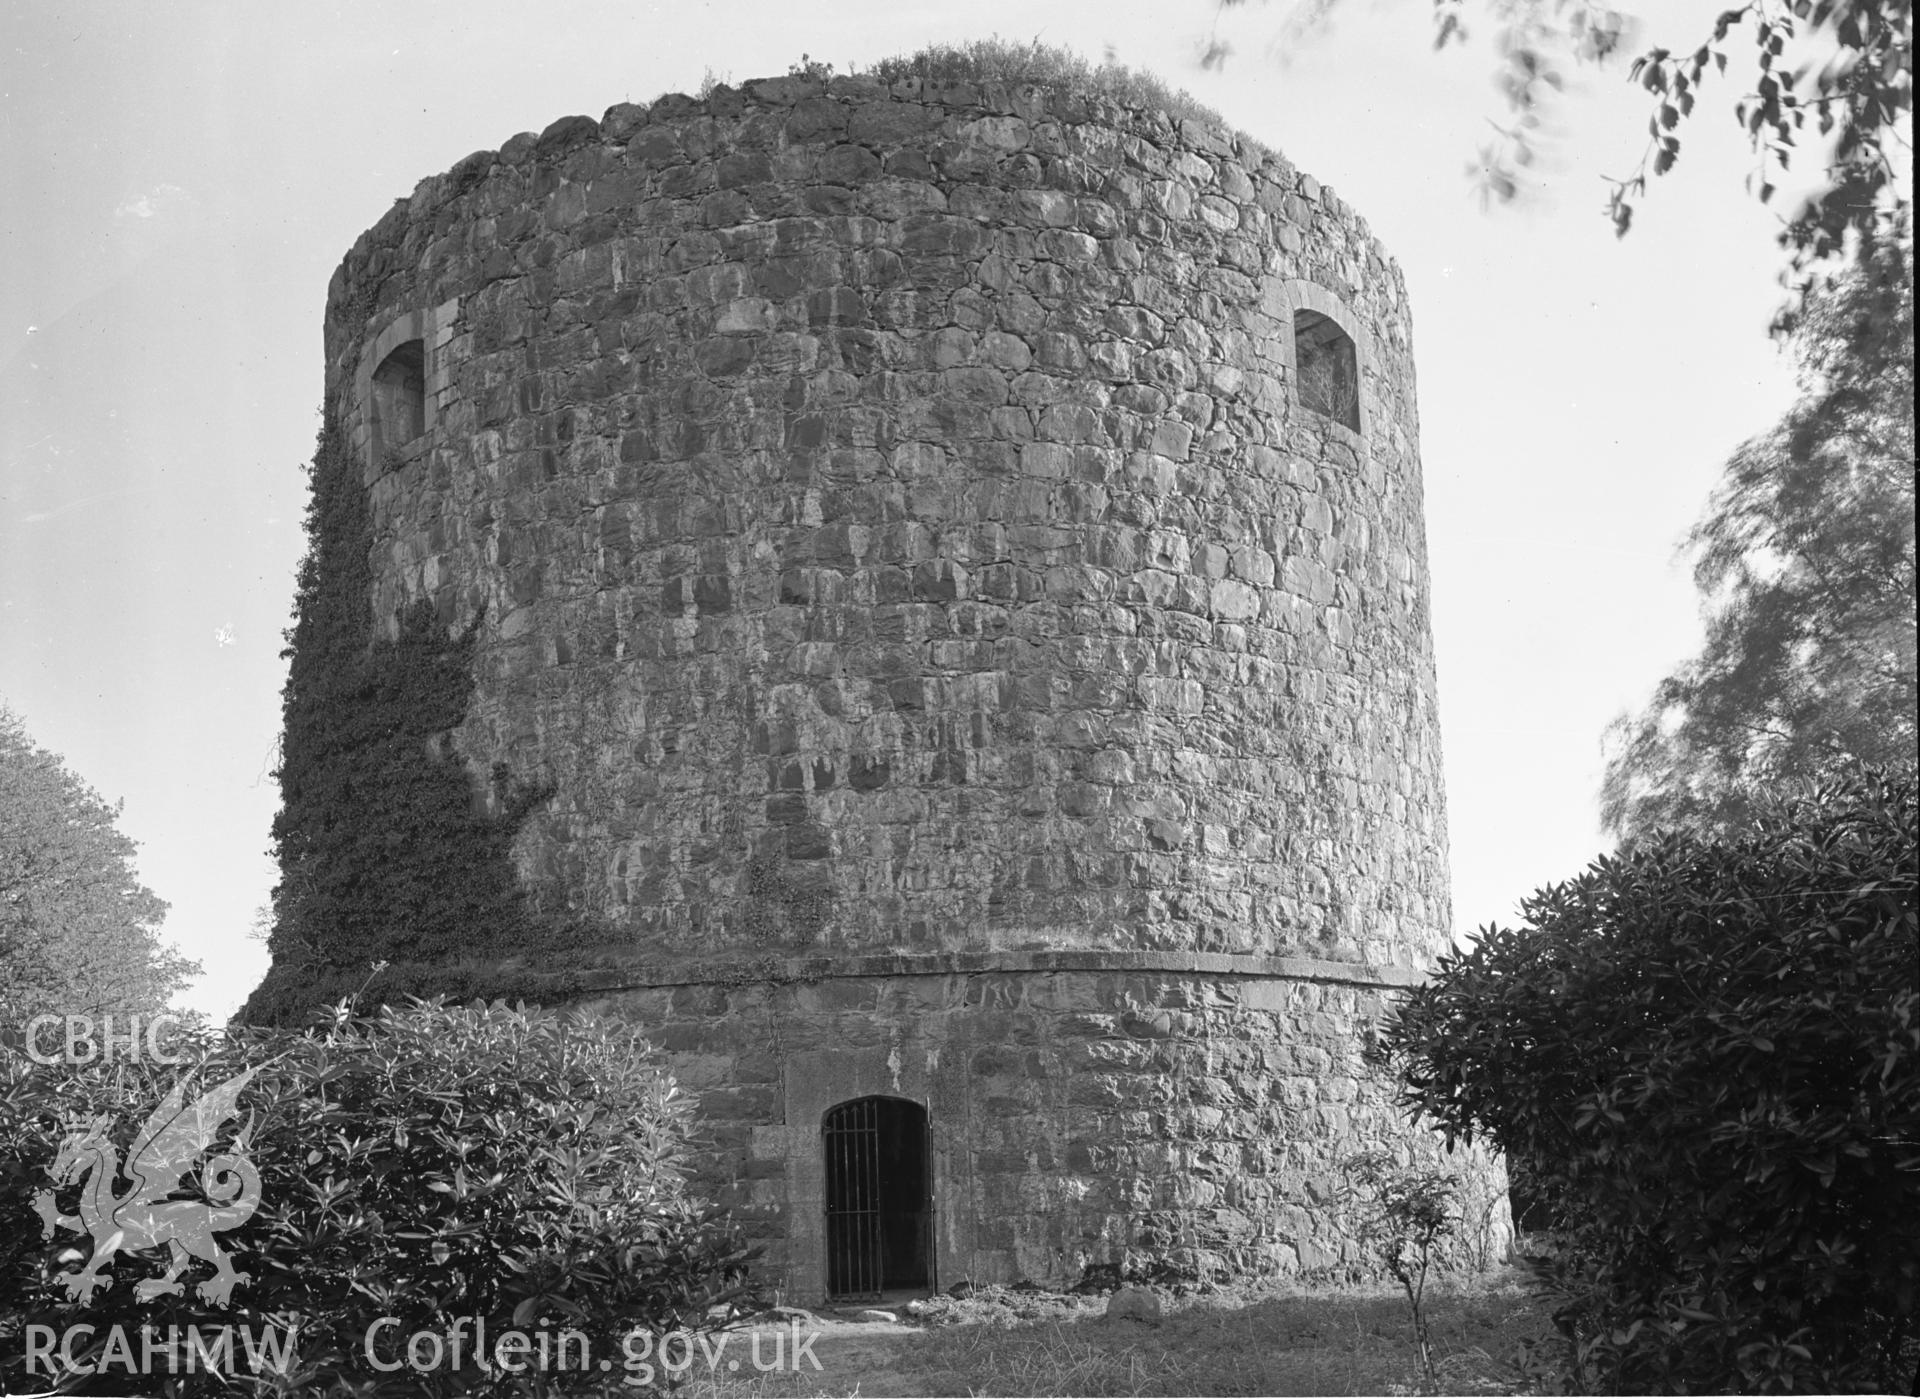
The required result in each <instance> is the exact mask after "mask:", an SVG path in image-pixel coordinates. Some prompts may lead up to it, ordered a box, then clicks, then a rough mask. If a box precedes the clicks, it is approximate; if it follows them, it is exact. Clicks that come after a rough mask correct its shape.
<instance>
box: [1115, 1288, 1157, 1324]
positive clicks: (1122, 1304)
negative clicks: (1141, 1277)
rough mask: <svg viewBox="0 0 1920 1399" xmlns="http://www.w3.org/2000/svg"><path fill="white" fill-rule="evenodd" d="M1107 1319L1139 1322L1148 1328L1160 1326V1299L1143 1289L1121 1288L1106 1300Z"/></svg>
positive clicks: (1155, 1294)
mask: <svg viewBox="0 0 1920 1399" xmlns="http://www.w3.org/2000/svg"><path fill="white" fill-rule="evenodd" d="M1106 1315H1107V1318H1108V1319H1109V1320H1111V1321H1139V1322H1144V1323H1145V1324H1146V1325H1148V1326H1158V1325H1159V1324H1160V1315H1161V1307H1160V1297H1159V1294H1158V1293H1154V1292H1149V1291H1147V1289H1146V1288H1144V1287H1123V1288H1121V1289H1120V1290H1119V1291H1118V1292H1116V1293H1114V1294H1113V1296H1111V1297H1109V1298H1107V1312H1106Z"/></svg>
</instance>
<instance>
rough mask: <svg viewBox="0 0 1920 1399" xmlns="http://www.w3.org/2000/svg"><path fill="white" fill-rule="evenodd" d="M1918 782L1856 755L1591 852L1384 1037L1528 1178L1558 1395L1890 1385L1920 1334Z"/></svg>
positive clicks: (1403, 1075)
mask: <svg viewBox="0 0 1920 1399" xmlns="http://www.w3.org/2000/svg"><path fill="white" fill-rule="evenodd" d="M1917 837H1920V786H1917V784H1916V780H1915V778H1914V777H1913V776H1912V775H1910V774H1909V775H1904V776H1891V775H1888V774H1886V773H1884V772H1875V771H1872V770H1866V769H1861V770H1856V771H1854V772H1852V773H1849V774H1847V775H1845V776H1843V777H1839V778H1836V779H1834V780H1831V781H1828V782H1823V783H1821V784H1817V785H1808V786H1805V787H1801V788H1796V789H1795V790H1794V791H1793V792H1791V793H1789V794H1783V795H1780V796H1777V797H1776V798H1774V799H1771V800H1768V801H1766V802H1763V803H1762V804H1761V806H1760V807H1759V809H1758V810H1756V812H1755V815H1754V819H1753V821H1752V823H1751V824H1750V826H1749V827H1748V828H1747V829H1746V830H1745V831H1743V832H1742V833H1740V834H1739V835H1737V836H1731V837H1726V838H1720V839H1713V838H1707V837H1702V836H1700V835H1697V834H1694V833H1691V832H1686V831H1668V832H1665V833H1663V834H1662V835H1660V836H1658V837H1656V838H1652V839H1648V840H1644V841H1640V842H1636V843H1634V844H1632V845H1629V846H1628V847H1627V848H1626V850H1625V851H1624V852H1623V853H1621V854H1619V855H1616V856H1612V857H1602V858H1600V859H1598V860H1595V861H1594V862H1593V864H1592V865H1590V866H1589V867H1588V869H1587V870H1586V872H1585V873H1583V874H1581V875H1580V876H1579V877H1578V878H1576V879H1573V880H1570V881H1568V882H1567V883H1565V884H1558V885H1553V886H1550V887H1548V888H1546V889H1542V890H1540V891H1538V892H1537V893H1535V894H1534V895H1533V896H1532V897H1531V898H1530V899H1528V900H1526V901H1525V902H1524V903H1523V905H1522V910H1523V914H1524V917H1525V919H1526V926H1523V927H1521V928H1519V929H1506V928H1497V927H1488V928H1485V929H1483V930H1481V932H1480V933H1479V934H1477V935H1476V937H1475V939H1474V941H1473V944H1472V946H1471V947H1470V948H1469V949H1468V950H1466V951H1464V952H1458V953H1453V954H1449V955H1447V956H1445V957H1443V958H1442V959H1441V962H1440V965H1439V968H1438V970H1437V972H1436V974H1435V975H1434V977H1433V978H1432V980H1431V981H1429V982H1428V983H1427V984H1426V985H1424V986H1421V987H1418V988H1416V989H1415V990H1413V991H1411V992H1409V993H1408V994H1407V996H1406V997H1405V998H1404V999H1403V1000H1402V1001H1401V1002H1400V1003H1399V1004H1398V1005H1397V1006H1396V1007H1395V1009H1394V1011H1393V1012H1392V1013H1391V1014H1390V1015H1389V1017H1388V1019H1387V1021H1386V1023H1385V1025H1384V1026H1383V1028H1382V1030H1381V1033H1380V1036H1379V1039H1378V1043H1377V1045H1376V1047H1375V1049H1374V1051H1373V1053H1374V1055H1375V1057H1377V1058H1379V1057H1384V1058H1385V1059H1386V1061H1387V1062H1388V1063H1390V1064H1391V1065H1392V1066H1394V1067H1395V1068H1396V1069H1397V1070H1398V1072H1399V1075H1400V1080H1401V1086H1402V1094H1401V1096H1402V1102H1403V1104H1404V1105H1405V1106H1408V1107H1410V1108H1412V1109H1413V1110H1414V1111H1415V1113H1416V1114H1417V1115H1420V1116H1425V1117H1428V1118H1430V1119H1431V1120H1433V1121H1434V1122H1435V1123H1436V1124H1437V1125H1438V1126H1439V1127H1440V1128H1442V1129H1443V1130H1444V1131H1445V1133H1446V1134H1447V1137H1448V1139H1449V1141H1450V1142H1451V1141H1453V1140H1454V1139H1456V1138H1461V1137H1465V1138H1467V1139H1476V1138H1478V1139H1485V1140H1488V1141H1491V1142H1492V1143H1493V1144H1494V1145H1496V1146H1498V1147H1499V1148H1500V1149H1501V1150H1503V1151H1504V1152H1506V1153H1507V1155H1508V1157H1509V1159H1513V1158H1520V1159H1523V1160H1524V1161H1525V1162H1526V1163H1527V1164H1528V1165H1529V1166H1530V1167H1531V1168H1532V1170H1533V1174H1534V1178H1535V1179H1536V1180H1537V1181H1538V1182H1540V1184H1541V1186H1542V1189H1543V1192H1544V1193H1545V1195H1546V1196H1547V1199H1548V1202H1549V1204H1550V1206H1551V1208H1552V1210H1553V1213H1554V1220H1553V1222H1554V1225H1555V1227H1556V1229H1557V1231H1559V1236H1560V1239H1561V1242H1562V1251H1561V1252H1560V1253H1559V1254H1558V1255H1557V1256H1556V1257H1553V1258H1551V1259H1549V1260H1547V1263H1546V1266H1545V1267H1544V1268H1543V1272H1544V1274H1545V1277H1546V1279H1547V1280H1548V1281H1549V1282H1550V1284H1552V1287H1553V1290H1554V1291H1555V1292H1557V1294H1558V1296H1559V1300H1560V1305H1559V1307H1558V1308H1557V1313H1556V1317H1555V1321H1556V1324H1557V1326H1558V1327H1559V1329H1560V1331H1561V1334H1562V1336H1563V1337H1564V1339H1565V1345H1564V1348H1563V1349H1562V1352H1561V1354H1562V1374H1561V1378H1562V1380H1563V1381H1566V1382H1568V1383H1570V1384H1571V1385H1572V1386H1573V1387H1574V1388H1576V1389H1598V1390H1599V1391H1601V1392H1604V1393H1614V1394H1639V1393H1675V1392H1678V1393H1724V1392H1731V1391H1738V1392H1743V1393H1744V1392H1750V1391H1753V1390H1768V1391H1773V1390H1779V1389H1783V1388H1791V1389H1794V1390H1798V1391H1803V1392H1804V1391H1814V1392H1826V1393H1851V1392H1859V1391H1881V1392H1905V1391H1906V1387H1907V1386H1908V1385H1910V1384H1912V1383H1913V1382H1914V1378H1915V1377H1914V1353H1913V1351H1912V1349H1911V1342H1912V1341H1913V1340H1914V1339H1916V1329H1915V1322H1916V1320H1920V1211H1916V1210H1915V1209H1914V1207H1913V1205H1914V1185H1915V1179H1916V1177H1915V1171H1916V1169H1920V984H1916V981H1915V977H1914V968H1915V967H1916V966H1920V916H1917V914H1916V903H1915V900H1916V887H1917V886H1920V839H1917Z"/></svg>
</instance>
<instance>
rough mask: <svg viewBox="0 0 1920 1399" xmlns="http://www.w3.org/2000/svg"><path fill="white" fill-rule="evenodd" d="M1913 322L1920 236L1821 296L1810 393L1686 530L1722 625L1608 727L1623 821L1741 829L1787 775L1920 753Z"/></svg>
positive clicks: (1884, 249) (1612, 804) (1734, 466)
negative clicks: (1637, 708) (1919, 737)
mask: <svg viewBox="0 0 1920 1399" xmlns="http://www.w3.org/2000/svg"><path fill="white" fill-rule="evenodd" d="M1913 334H1914V331H1913V279H1912V239H1911V237H1910V236H1908V237H1905V238H1903V239H1900V240H1897V241H1888V242H1883V243H1881V244H1879V245H1877V246H1876V247H1875V249H1874V250H1873V253H1872V255H1871V256H1870V257H1868V258H1866V259H1864V260H1863V261H1861V262H1860V263H1859V264H1858V265H1857V266H1855V267H1854V268H1853V269H1851V270H1850V271H1849V272H1848V273H1847V274H1846V275H1845V276H1843V277H1842V278H1840V279H1839V280H1838V281H1836V282H1835V284H1834V285H1833V286H1831V287H1829V288H1826V289H1824V290H1822V291H1820V292H1819V293H1817V294H1816V295H1815V296H1813V297H1812V298H1811V299H1810V300H1809V301H1808V302H1807V304H1806V307H1805V309H1804V312H1803V313H1802V315H1801V317H1800V319H1799V320H1798V323H1797V324H1796V326H1795V328H1794V344H1795V346H1796V348H1797V349H1798V351H1799V355H1800V366H1801V375H1800V377H1801V395H1800V399H1799V401H1798V402H1797V403H1796V404H1795V405H1794V406H1793V408H1792V409H1791V410H1790V411H1789V412H1788V413H1787V415H1786V416H1785V417H1784V418H1783V419H1782V420H1781V421H1780V423H1779V425H1778V426H1776V427H1774V428H1773V429H1772V430H1771V431H1769V432H1766V433H1764V434H1762V435H1761V436H1759V437H1756V438H1754V439H1753V440H1752V441H1750V442H1748V443H1746V444H1745V445H1744V446H1742V447H1741V448H1740V449H1739V450H1738V451H1737V452H1735V453H1734V455H1733V457H1732V459H1731V460H1730V461H1729V462H1728V463H1727V467H1726V471H1725V474H1724V475H1723V477H1722V479H1721V482H1720V484H1719V486H1718V487H1717V488H1716V490H1715V491H1714V494H1713V496H1712V498H1711V500H1710V502H1709V504H1708V506H1707V510H1706V513H1705V515H1704V517H1703V518H1702V520H1701V521H1700V523H1699V524H1698V525H1696V526H1695V527H1694V529H1693V531H1692V532H1691V533H1690V534H1689V535H1688V536H1687V539H1686V541H1685V544H1684V545H1683V548H1685V549H1687V550H1690V551H1691V552H1692V553H1693V554H1694V556H1695V563H1694V579H1695V581H1696V582H1697V583H1698V584H1699V587H1700V589H1701V592H1702V593H1703V594H1704V595H1705V597H1706V598H1707V600H1708V608H1709V615H1708V620H1707V636H1706V642H1705V645H1704V646H1703V648H1702V650H1701V653H1700V655H1699V656H1697V657H1696V658H1694V659H1693V660H1690V661H1688V662H1687V663H1686V664H1684V665H1683V666H1681V667H1680V668H1679V669H1678V670H1677V671H1675V672H1674V673H1673V674H1672V675H1670V676H1668V677H1667V678H1666V679H1664V680H1662V681H1661V682H1660V684H1659V686H1658V688H1657V689H1656V690H1655V691H1654V695H1653V700H1652V702H1651V704H1649V706H1648V707H1647V708H1646V710H1645V711H1643V712H1642V713H1640V714H1639V715H1637V716H1634V717H1632V718H1629V717H1627V716H1624V715H1623V716H1622V717H1621V718H1619V719H1617V720H1615V721H1614V723H1613V725H1612V726H1611V727H1610V729H1609V730H1608V746H1609V750H1610V755H1609V760H1608V764H1607V772H1606V777H1605V780H1604V784H1603V787H1602V793H1601V819H1602V821H1603V822H1604V824H1605V825H1606V826H1607V828H1608V829H1609V830H1611V831H1613V832H1615V833H1617V834H1623V835H1635V834H1643V833H1645V832H1647V831H1649V830H1651V829H1653V828H1655V827H1658V826H1670V825H1684V826H1690V827H1692V828H1694V829H1696V830H1700V831H1726V830H1731V829H1733V828H1735V827H1737V826H1738V825H1739V824H1740V823H1741V822H1742V821H1744V820H1745V819H1746V817H1747V815H1748V814H1749V812H1750V811H1751V810H1752V806H1753V801H1754V796H1755V793H1756V792H1757V791H1758V790H1759V789H1761V788H1764V787H1766V786H1768V785H1770V784H1773V783H1777V782H1780V781H1782V780H1783V779H1786V778H1791V777H1806V776H1813V775H1816V774H1818V773H1821V772H1824V771H1828V770H1831V769H1832V768H1834V766H1835V765H1836V764H1841V763H1845V762H1847V761H1867V762H1875V763H1882V764H1892V765H1897V764H1901V763H1908V762H1911V761H1912V760H1913V753H1914V744H1915V727H1914V706H1915V701H1916V694H1915V655H1914V651H1915V613H1914V584H1915V575H1914V447H1913V392H1914V382H1913V376H1914V369H1913Z"/></svg>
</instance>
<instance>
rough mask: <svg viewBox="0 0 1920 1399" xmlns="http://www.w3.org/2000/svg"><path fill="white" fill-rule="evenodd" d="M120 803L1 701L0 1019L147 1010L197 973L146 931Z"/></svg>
mask: <svg viewBox="0 0 1920 1399" xmlns="http://www.w3.org/2000/svg"><path fill="white" fill-rule="evenodd" d="M119 814H120V808H119V807H118V806H117V805H116V806H109V805H108V804H107V803H106V802H105V801H103V800H101V798H100V795H99V793H97V792H95V791H94V790H93V789H92V788H91V787H89V786H88V785H87V784H86V783H85V782H83V781H81V780H80V778H79V777H77V776H75V775H74V774H73V773H72V772H70V771H69V770H68V769H67V766H66V764H65V763H63V762H62V761H61V760H60V758H59V756H58V755H57V754H54V753H50V752H48V751H47V750H46V749H44V748H41V747H40V746H39V745H37V744H35V743H34V742H33V741H32V740H31V739H30V738H28V737H27V734H26V730H25V729H24V728H23V727H22V726H21V724H20V721H19V719H18V718H16V717H15V716H14V715H13V714H12V713H11V712H10V711H9V710H7V709H6V708H4V707H0V1028H4V1027H9V1026H12V1027H17V1026H19V1025H21V1024H24V1023H25V1022H26V1021H28V1020H31V1019H32V1018H33V1017H34V1016H35V1015H40V1014H57V1015H103V1014H113V1015H141V1014H152V1013H155V1012H158V1011H162V1010H165V1009H166V1007H167V1003H168V1001H170V1000H171V999H172V998H173V995H174V993H175V992H177V991H179V990H180V989H181V988H182V987H183V986H184V985H185V984H186V983H187V982H188V981H189V980H191V979H192V978H193V977H195V976H197V975H199V972H200V967H199V965H198V964H197V963H194V962H190V961H188V960H187V959H185V958H184V957H181V956H180V955H179V954H178V953H176V952H174V951H173V950H171V949H170V948H169V947H168V946H166V945H165V944H164V943H162V942H161V941H160V938H159V937H158V935H157V930H158V928H159V926H160V921H161V919H162V918H164V917H165V916H166V911H167V905H166V904H165V903H164V902H162V901H161V900H160V899H159V898H157V897H155V895H154V893H153V891H152V890H150V889H148V888H147V887H146V886H144V885H143V884H141V883H140V880H139V878H138V876H137V875H136V874H135V873H134V868H133V856H134V843H133V842H132V841H131V840H129V839H128V838H127V837H126V836H125V835H123V834H122V833H121V832H120V831H119V830H118V829H117V828H116V827H115V825H114V822H115V820H116V819H117V818H118V817H119Z"/></svg>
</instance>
